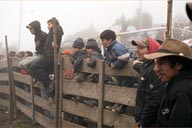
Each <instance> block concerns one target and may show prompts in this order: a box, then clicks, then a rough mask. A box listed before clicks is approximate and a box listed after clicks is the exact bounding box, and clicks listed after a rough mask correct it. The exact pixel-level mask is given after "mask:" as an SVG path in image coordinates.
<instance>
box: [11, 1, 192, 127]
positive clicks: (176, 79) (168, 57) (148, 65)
mask: <svg viewBox="0 0 192 128" xmlns="http://www.w3.org/2000/svg"><path fill="white" fill-rule="evenodd" d="M186 9H187V14H188V16H189V19H191V20H192V18H191V17H192V11H191V10H192V4H190V3H188V4H187V5H186ZM47 24H48V29H49V33H48V34H46V33H45V32H43V31H42V30H41V25H40V23H39V21H33V22H31V23H30V24H28V25H27V26H26V27H27V28H28V29H29V31H30V32H31V34H33V35H34V36H35V38H34V41H35V49H36V55H33V53H31V52H29V51H26V52H19V53H18V54H16V53H15V52H13V51H12V52H10V56H11V57H19V58H23V60H22V61H21V62H20V67H21V69H22V71H21V72H22V73H23V74H30V75H31V76H32V77H33V78H34V83H38V85H39V89H40V95H41V96H42V97H43V98H45V99H47V100H49V101H52V100H53V99H54V93H53V89H52V90H50V88H54V86H56V85H55V83H54V78H51V77H50V74H53V70H54V69H53V68H54V49H55V48H56V49H59V48H60V44H61V40H62V36H63V30H62V27H61V26H60V24H59V21H58V20H57V19H56V18H51V19H50V20H48V21H47ZM55 31H56V32H55ZM54 34H56V35H54ZM54 36H56V42H54V41H55V40H54ZM100 40H101V45H102V46H103V51H104V53H103V54H102V52H101V49H100V48H99V44H98V42H97V41H96V40H95V39H92V38H89V39H87V40H86V41H85V40H84V39H83V38H81V37H78V38H77V39H75V40H74V41H73V44H72V47H73V50H72V51H71V50H69V49H66V50H64V51H62V52H61V54H62V55H63V56H68V57H69V58H70V62H71V64H72V65H73V67H72V70H71V72H72V74H76V75H75V77H74V78H73V80H74V81H76V82H78V83H82V82H83V81H89V82H93V83H98V79H99V76H98V74H92V73H85V72H82V71H81V70H80V69H81V67H82V62H83V61H84V60H85V61H86V62H87V66H88V67H90V68H94V67H95V66H96V63H97V60H105V63H106V64H107V65H108V67H109V68H111V69H117V70H118V69H121V68H124V67H125V66H126V65H127V64H128V63H129V61H133V69H134V70H135V71H137V72H138V73H139V74H140V82H139V85H138V86H137V94H136V105H135V114H134V116H135V121H136V126H137V128H142V127H192V93H191V92H192V84H191V83H192V68H191V65H192V51H191V48H190V47H189V46H188V45H187V44H185V43H183V42H182V41H180V40H176V39H165V40H163V41H158V40H156V39H154V38H153V37H150V36H146V37H142V38H141V39H137V40H132V41H131V44H132V45H133V46H135V47H136V58H135V59H134V60H132V58H131V59H130V53H129V49H128V48H127V47H126V46H125V45H123V43H121V42H119V41H118V40H117V39H116V34H115V32H114V31H112V30H109V29H107V30H104V31H103V32H101V33H100ZM58 51H59V50H58ZM57 54H58V53H57ZM65 73H66V72H65ZM65 73H64V74H63V75H66V74H65ZM114 79H115V81H116V85H117V86H121V87H131V88H134V87H135V86H134V83H135V81H134V79H133V78H131V77H125V76H107V75H106V76H105V81H106V82H108V81H113V80H114ZM66 97H67V98H69V99H71V100H75V101H77V102H83V103H85V104H87V105H90V106H96V105H97V104H98V103H97V101H96V100H93V99H89V98H84V97H79V96H74V95H71V96H66ZM105 107H106V109H108V110H111V111H113V112H117V113H123V112H124V111H125V109H126V107H127V106H125V105H122V104H107V105H106V106H105ZM67 117H69V118H70V119H67V120H69V121H72V122H77V123H78V122H79V120H81V117H78V116H74V115H70V114H68V116H67ZM65 118H66V117H65Z"/></svg>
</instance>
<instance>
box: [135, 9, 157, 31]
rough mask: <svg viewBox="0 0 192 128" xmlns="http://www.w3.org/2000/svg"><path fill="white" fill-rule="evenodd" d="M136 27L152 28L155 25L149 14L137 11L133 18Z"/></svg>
mask: <svg viewBox="0 0 192 128" xmlns="http://www.w3.org/2000/svg"><path fill="white" fill-rule="evenodd" d="M133 22H134V23H135V27H136V28H138V29H146V28H151V27H152V25H153V19H152V16H151V15H150V14H149V13H148V12H141V14H140V10H139V9H137V11H136V14H135V16H134V17H133Z"/></svg>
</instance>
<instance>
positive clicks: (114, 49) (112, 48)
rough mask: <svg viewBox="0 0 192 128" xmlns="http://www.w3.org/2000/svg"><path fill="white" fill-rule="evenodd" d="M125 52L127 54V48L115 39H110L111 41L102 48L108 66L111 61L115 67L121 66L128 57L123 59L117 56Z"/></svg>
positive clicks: (126, 61) (125, 62)
mask: <svg viewBox="0 0 192 128" xmlns="http://www.w3.org/2000/svg"><path fill="white" fill-rule="evenodd" d="M126 54H129V51H128V49H127V48H126V47H125V46H124V45H123V44H121V43H119V42H117V41H116V40H114V41H112V43H111V44H110V45H109V46H108V47H107V48H105V49H104V57H105V62H106V63H107V65H109V67H110V65H111V63H114V65H115V68H116V69H120V68H123V67H124V66H125V65H126V64H127V63H128V61H129V58H126V59H123V60H120V59H118V57H120V56H122V55H126Z"/></svg>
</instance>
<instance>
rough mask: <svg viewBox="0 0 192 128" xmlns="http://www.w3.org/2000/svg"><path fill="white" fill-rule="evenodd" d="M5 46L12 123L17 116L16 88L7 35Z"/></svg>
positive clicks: (10, 119)
mask: <svg viewBox="0 0 192 128" xmlns="http://www.w3.org/2000/svg"><path fill="white" fill-rule="evenodd" d="M5 46H6V56H7V69H8V76H9V121H10V124H12V122H13V120H14V119H15V118H16V98H15V89H14V81H13V71H12V61H11V58H10V57H9V49H8V41H7V36H5Z"/></svg>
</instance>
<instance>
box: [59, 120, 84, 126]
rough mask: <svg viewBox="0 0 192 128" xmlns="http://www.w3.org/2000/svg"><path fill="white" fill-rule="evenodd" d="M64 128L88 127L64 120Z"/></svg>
mask: <svg viewBox="0 0 192 128" xmlns="http://www.w3.org/2000/svg"><path fill="white" fill-rule="evenodd" d="M62 128H86V127H83V126H80V125H78V124H74V123H71V122H68V121H65V120H63V121H62Z"/></svg>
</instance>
